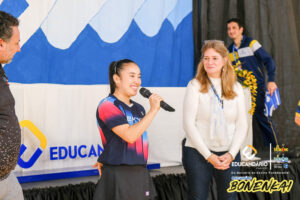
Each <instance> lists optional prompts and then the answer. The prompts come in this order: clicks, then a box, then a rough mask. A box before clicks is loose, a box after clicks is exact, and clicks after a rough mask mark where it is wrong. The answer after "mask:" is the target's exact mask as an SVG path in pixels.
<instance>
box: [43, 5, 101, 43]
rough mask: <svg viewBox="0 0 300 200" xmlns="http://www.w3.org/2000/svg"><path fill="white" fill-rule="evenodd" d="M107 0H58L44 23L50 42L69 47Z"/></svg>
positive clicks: (44, 29)
mask: <svg viewBox="0 0 300 200" xmlns="http://www.w3.org/2000/svg"><path fill="white" fill-rule="evenodd" d="M106 1H107V0H88V1H87V0H58V1H57V2H56V4H55V6H54V8H53V9H52V11H51V12H50V14H49V15H48V17H47V19H46V20H45V21H44V23H43V24H42V30H43V31H44V33H45V35H46V37H47V39H48V41H49V43H50V44H51V45H53V46H54V47H56V48H60V49H67V48H69V47H70V46H71V45H72V43H73V42H74V41H75V40H76V39H77V37H78V35H79V34H80V33H81V32H82V30H83V29H84V28H85V26H86V25H87V24H88V23H89V21H90V20H91V19H92V18H93V17H94V16H95V15H96V13H97V12H98V11H99V10H100V9H101V8H102V6H103V4H104V3H105V2H106Z"/></svg>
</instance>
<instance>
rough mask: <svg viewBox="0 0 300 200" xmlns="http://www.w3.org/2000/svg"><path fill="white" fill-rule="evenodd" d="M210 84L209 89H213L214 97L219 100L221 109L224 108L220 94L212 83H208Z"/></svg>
mask: <svg viewBox="0 0 300 200" xmlns="http://www.w3.org/2000/svg"><path fill="white" fill-rule="evenodd" d="M210 84H211V89H212V90H213V91H214V93H215V95H216V97H217V98H218V100H219V102H220V104H221V107H222V109H223V108H224V103H223V99H221V98H220V96H219V95H218V93H217V90H216V88H215V86H214V85H213V84H212V83H210Z"/></svg>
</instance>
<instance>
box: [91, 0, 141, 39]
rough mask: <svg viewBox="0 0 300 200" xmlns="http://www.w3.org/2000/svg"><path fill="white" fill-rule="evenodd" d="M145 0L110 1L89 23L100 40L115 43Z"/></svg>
mask: <svg viewBox="0 0 300 200" xmlns="http://www.w3.org/2000/svg"><path fill="white" fill-rule="evenodd" d="M144 1H145V0H126V1H120V0H110V1H108V2H107V3H106V4H105V5H104V6H103V8H102V9H101V10H100V11H99V12H98V14H97V15H96V16H95V17H94V18H93V19H92V20H91V21H90V25H91V26H92V27H93V29H94V30H95V31H96V32H97V33H98V35H99V36H100V37H101V39H102V40H103V41H105V42H108V43H114V42H117V41H118V40H119V39H120V38H121V37H122V36H123V35H124V34H125V33H126V31H127V30H128V28H129V26H130V24H131V22H132V19H133V17H134V16H135V14H136V12H137V11H138V9H139V8H140V7H141V5H142V4H143V3H144Z"/></svg>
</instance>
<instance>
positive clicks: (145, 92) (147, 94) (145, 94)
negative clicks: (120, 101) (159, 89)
mask: <svg viewBox="0 0 300 200" xmlns="http://www.w3.org/2000/svg"><path fill="white" fill-rule="evenodd" d="M140 94H141V95H142V96H143V97H145V98H149V97H150V96H151V94H152V93H151V92H150V90H148V89H146V88H143V87H142V88H141V89H140Z"/></svg>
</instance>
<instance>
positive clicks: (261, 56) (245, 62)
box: [228, 36, 275, 89]
mask: <svg viewBox="0 0 300 200" xmlns="http://www.w3.org/2000/svg"><path fill="white" fill-rule="evenodd" d="M228 51H229V58H230V60H231V62H232V64H233V65H235V64H236V62H237V61H240V63H241V65H242V69H246V70H248V71H252V73H253V74H254V76H255V77H256V79H257V84H258V85H257V86H258V88H261V89H263V88H265V73H264V68H263V65H265V66H266V68H267V72H268V81H269V82H273V81H275V63H274V61H273V59H272V57H271V56H270V55H269V54H268V53H267V52H266V51H265V50H264V49H263V48H262V46H261V44H260V43H259V42H258V41H257V40H254V39H252V38H250V37H247V36H243V40H242V42H241V45H240V47H239V48H238V49H237V48H236V47H235V45H234V43H232V44H231V45H229V47H228Z"/></svg>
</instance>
